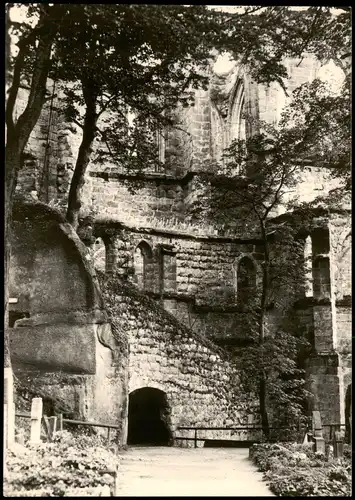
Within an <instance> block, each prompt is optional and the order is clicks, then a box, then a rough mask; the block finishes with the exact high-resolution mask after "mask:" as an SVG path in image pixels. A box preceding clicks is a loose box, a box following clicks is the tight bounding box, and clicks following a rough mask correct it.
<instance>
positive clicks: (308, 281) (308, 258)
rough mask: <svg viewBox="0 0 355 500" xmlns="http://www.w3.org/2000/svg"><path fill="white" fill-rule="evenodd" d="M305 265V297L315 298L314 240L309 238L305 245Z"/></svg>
mask: <svg viewBox="0 0 355 500" xmlns="http://www.w3.org/2000/svg"><path fill="white" fill-rule="evenodd" d="M304 264H305V295H306V297H313V274H312V238H311V237H310V236H307V238H306V241H305V245H304Z"/></svg>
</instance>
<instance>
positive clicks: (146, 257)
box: [134, 241, 153, 290]
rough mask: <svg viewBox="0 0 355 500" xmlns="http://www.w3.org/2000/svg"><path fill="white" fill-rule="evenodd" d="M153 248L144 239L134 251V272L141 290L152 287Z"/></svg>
mask: <svg viewBox="0 0 355 500" xmlns="http://www.w3.org/2000/svg"><path fill="white" fill-rule="evenodd" d="M152 259H153V253H152V249H151V248H150V246H149V245H148V243H146V242H145V241H142V242H141V243H140V244H139V245H138V246H137V248H136V250H135V252H134V273H135V279H136V283H137V285H138V287H139V288H140V289H141V290H148V289H151V288H152V274H153V273H152V264H153V262H152Z"/></svg>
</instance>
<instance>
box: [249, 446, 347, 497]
mask: <svg viewBox="0 0 355 500" xmlns="http://www.w3.org/2000/svg"><path fill="white" fill-rule="evenodd" d="M347 451H348V450H346V453H344V457H343V458H342V459H337V460H336V459H332V458H328V457H327V454H323V453H319V452H318V453H314V452H313V450H312V447H311V446H310V445H300V444H296V443H293V444H292V443H282V445H280V444H267V443H262V444H254V445H253V446H252V447H251V448H250V452H249V454H250V458H251V459H252V461H253V462H254V463H255V464H256V465H257V467H258V469H259V470H260V471H262V472H264V477H265V479H266V480H267V481H268V483H269V487H270V489H271V491H272V492H273V493H275V495H277V496H351V458H350V456H348V452H347Z"/></svg>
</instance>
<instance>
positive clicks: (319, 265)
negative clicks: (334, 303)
mask: <svg viewBox="0 0 355 500" xmlns="http://www.w3.org/2000/svg"><path fill="white" fill-rule="evenodd" d="M313 296H314V297H315V298H317V299H325V298H330V269H329V257H327V256H318V257H316V258H315V259H314V261H313Z"/></svg>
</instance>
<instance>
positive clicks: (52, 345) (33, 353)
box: [9, 323, 97, 374]
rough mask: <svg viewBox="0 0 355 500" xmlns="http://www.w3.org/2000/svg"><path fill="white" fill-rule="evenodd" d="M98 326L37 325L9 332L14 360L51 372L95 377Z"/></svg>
mask: <svg viewBox="0 0 355 500" xmlns="http://www.w3.org/2000/svg"><path fill="white" fill-rule="evenodd" d="M96 328H97V325H93V324H87V325H68V324H65V323H62V324H56V325H38V326H34V327H19V328H11V329H9V334H10V349H11V355H12V361H13V363H14V364H17V365H25V366H28V367H31V366H32V367H34V368H39V367H41V368H42V369H49V370H62V371H64V372H71V373H85V374H94V373H95V370H96V359H95V349H96V343H97V337H96Z"/></svg>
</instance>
